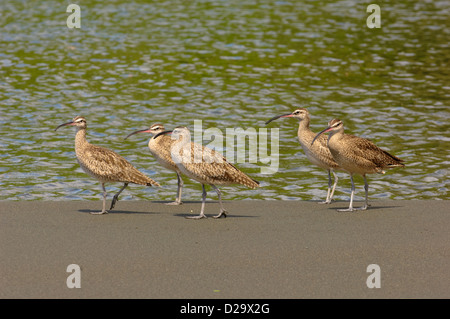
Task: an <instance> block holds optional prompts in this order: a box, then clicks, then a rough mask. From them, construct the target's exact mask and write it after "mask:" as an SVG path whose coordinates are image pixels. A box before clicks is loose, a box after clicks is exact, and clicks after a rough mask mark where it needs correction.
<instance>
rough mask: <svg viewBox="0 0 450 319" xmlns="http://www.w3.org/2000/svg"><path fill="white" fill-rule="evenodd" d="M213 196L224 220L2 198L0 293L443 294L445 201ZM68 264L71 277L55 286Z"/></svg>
mask: <svg viewBox="0 0 450 319" xmlns="http://www.w3.org/2000/svg"><path fill="white" fill-rule="evenodd" d="M224 205H225V208H226V209H227V210H228V211H229V216H228V217H227V218H225V219H217V220H216V219H213V218H208V219H204V220H189V219H186V218H185V216H187V215H189V214H191V213H190V211H191V210H193V214H198V212H199V209H200V203H199V202H187V203H185V204H184V205H181V206H167V205H164V203H161V202H152V201H119V202H118V203H117V205H116V209H115V210H113V211H111V212H110V213H109V214H106V215H101V216H98V215H91V214H89V212H91V211H97V210H99V209H100V208H101V202H100V201H98V202H97V201H70V202H44V201H23V202H18V201H2V202H0V236H1V237H0V254H1V258H0V297H1V298H189V299H190V298H277V299H278V298H287V299H291V298H450V232H449V230H450V218H449V216H450V215H449V213H450V210H449V201H402V200H400V201H392V200H389V201H383V200H378V201H372V202H371V205H372V206H371V207H370V209H369V210H367V211H363V212H361V211H359V212H352V213H344V212H337V211H336V208H346V207H347V206H348V202H336V203H333V204H331V205H319V204H318V203H316V202H309V201H250V200H249V201H236V202H231V201H229V202H224ZM359 205H361V203H356V206H359ZM218 209H219V205H218V203H217V202H207V204H206V210H205V213H206V215H208V216H212V215H216V214H217V213H218ZM70 264H77V265H79V266H80V269H81V271H80V277H79V280H80V283H81V288H72V289H70V288H68V287H67V284H66V280H67V278H68V276H69V275H71V273H70V272H67V266H68V265H70ZM371 264H376V265H378V266H379V267H380V273H379V274H380V277H379V278H380V283H381V287H380V288H368V286H367V284H366V280H367V278H368V276H370V275H371V273H370V272H367V267H368V266H369V265H371Z"/></svg>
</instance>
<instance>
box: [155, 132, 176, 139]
mask: <svg viewBox="0 0 450 319" xmlns="http://www.w3.org/2000/svg"><path fill="white" fill-rule="evenodd" d="M166 134H172V131H164V132H159V133H158V134H156V135H155V136H154V137H153V138H154V139H156V138H157V137H158V136H160V135H166Z"/></svg>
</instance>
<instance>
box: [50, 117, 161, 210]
mask: <svg viewBox="0 0 450 319" xmlns="http://www.w3.org/2000/svg"><path fill="white" fill-rule="evenodd" d="M67 125H70V126H75V127H76V128H77V133H76V135H75V154H76V156H77V160H78V163H79V164H80V166H81V168H82V169H83V171H85V172H86V173H87V174H89V175H91V176H92V177H93V178H95V179H96V180H98V181H99V182H100V183H101V185H102V190H103V209H102V211H101V212H98V213H91V214H105V213H108V212H107V211H106V195H107V194H106V189H105V183H111V182H120V183H124V185H123V186H122V188H121V189H120V190H119V192H117V194H116V195H114V197H113V200H112V203H111V207H110V209H113V208H114V206H115V204H116V202H117V201H118V199H119V195H120V193H121V192H122V191H123V190H124V189H125V188H126V187H127V186H128V184H129V183H133V184H140V185H145V186H159V184H158V183H157V182H155V181H154V180H152V179H151V178H149V177H147V176H145V175H144V174H143V173H141V172H140V171H138V170H137V169H136V168H135V167H134V166H133V165H131V164H130V163H129V162H128V161H127V160H126V159H125V158H123V157H122V156H120V155H119V154H117V153H115V152H113V151H111V150H109V149H107V148H104V147H101V146H97V145H92V144H90V143H89V142H88V141H87V140H86V128H87V124H86V119H85V118H84V117H81V116H77V117H75V118H74V119H73V120H72V121H70V122H68V123H64V124H61V125H59V126H58V127H57V128H56V129H55V131H56V130H57V129H59V128H60V127H62V126H67Z"/></svg>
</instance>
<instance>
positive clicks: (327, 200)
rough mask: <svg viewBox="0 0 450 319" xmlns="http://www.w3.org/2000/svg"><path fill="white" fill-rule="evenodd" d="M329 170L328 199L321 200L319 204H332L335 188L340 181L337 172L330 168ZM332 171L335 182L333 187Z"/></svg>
mask: <svg viewBox="0 0 450 319" xmlns="http://www.w3.org/2000/svg"><path fill="white" fill-rule="evenodd" d="M327 171H328V191H327V199H326V200H325V201H324V202H319V204H330V203H331V200H332V199H333V195H334V189H335V188H336V185H337V182H338V180H339V179H338V177H337V175H336V173H335V172H334V170H332V169H329V170H327ZM331 172H332V173H333V176H334V184H333V187H331Z"/></svg>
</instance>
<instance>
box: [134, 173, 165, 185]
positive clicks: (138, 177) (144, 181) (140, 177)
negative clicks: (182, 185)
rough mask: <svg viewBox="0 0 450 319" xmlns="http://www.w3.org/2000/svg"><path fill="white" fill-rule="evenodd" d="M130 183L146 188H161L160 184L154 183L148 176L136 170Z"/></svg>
mask: <svg viewBox="0 0 450 319" xmlns="http://www.w3.org/2000/svg"><path fill="white" fill-rule="evenodd" d="M130 181H131V182H132V183H134V184H139V185H144V186H158V187H159V186H161V185H159V184H158V182H156V181H154V180H153V179H151V178H150V177H148V176H145V175H144V174H143V173H141V172H139V171H138V170H136V171H135V172H134V174H133V175H132V176H130Z"/></svg>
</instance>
